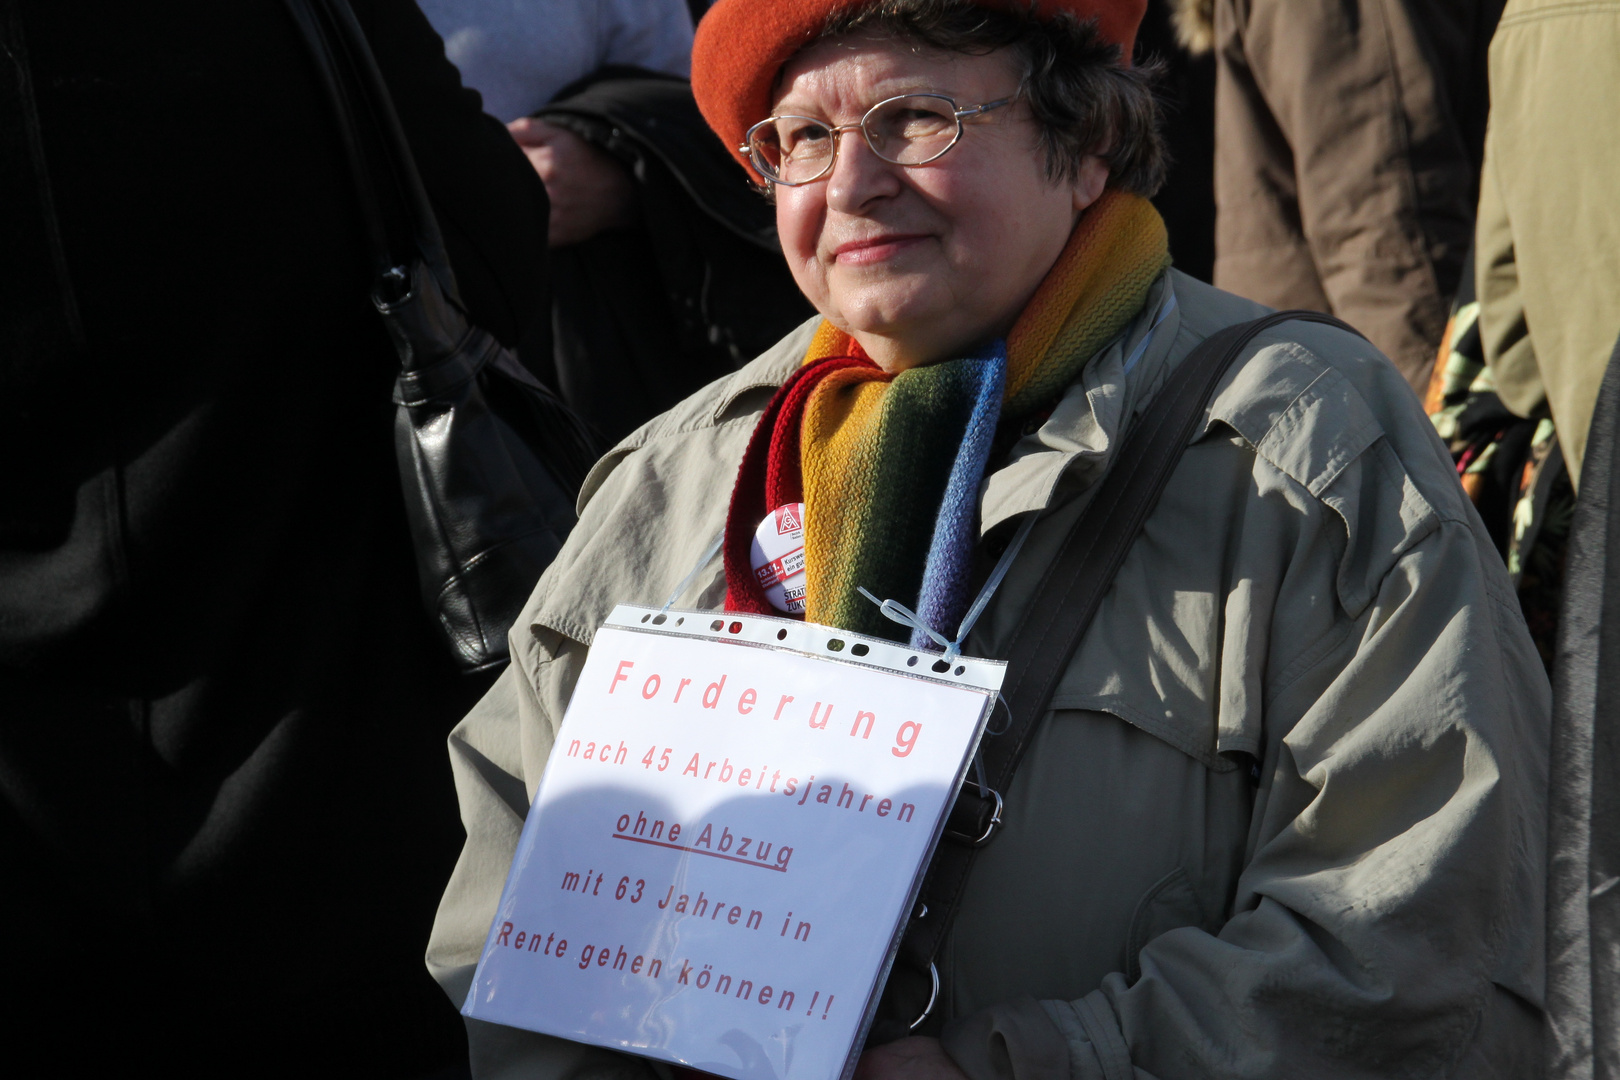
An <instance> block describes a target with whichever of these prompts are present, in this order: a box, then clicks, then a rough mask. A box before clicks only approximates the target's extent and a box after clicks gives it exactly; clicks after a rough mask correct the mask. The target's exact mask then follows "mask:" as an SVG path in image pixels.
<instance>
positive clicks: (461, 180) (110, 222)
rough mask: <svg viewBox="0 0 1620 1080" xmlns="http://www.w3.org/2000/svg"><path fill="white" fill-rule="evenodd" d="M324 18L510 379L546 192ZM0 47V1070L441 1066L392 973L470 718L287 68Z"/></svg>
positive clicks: (298, 64) (447, 1022) (380, 35)
mask: <svg viewBox="0 0 1620 1080" xmlns="http://www.w3.org/2000/svg"><path fill="white" fill-rule="evenodd" d="M354 6H355V7H356V9H357V13H358V15H359V17H360V19H361V21H362V23H363V24H365V25H366V26H367V28H368V30H369V33H370V35H371V38H372V41H373V45H374V48H375V51H376V53H377V56H378V60H379V63H380V65H381V67H382V69H383V70H384V72H385V74H386V75H387V77H388V79H389V81H390V83H391V85H392V87H393V91H394V93H395V95H396V98H397V102H398V106H399V111H400V113H401V115H402V117H403V121H404V125H405V128H406V130H407V133H408V135H409V137H410V139H411V142H412V145H413V147H414V149H415V152H416V155H417V157H418V160H419V162H420V165H421V168H422V171H423V173H424V177H425V181H426V185H427V188H428V190H429V192H430V194H431V195H432V197H433V200H434V202H435V205H436V207H437V209H438V212H439V215H440V220H441V222H442V224H443V226H444V229H445V231H446V234H447V241H448V245H449V249H450V254H451V257H452V261H453V262H454V264H455V270H456V273H457V275H458V277H459V279H460V284H461V289H462V293H463V296H464V297H465V299H466V301H467V303H468V305H469V307H470V308H471V312H472V315H473V317H474V319H475V320H476V321H478V322H479V323H481V324H482V325H483V326H485V327H486V328H488V329H489V330H491V331H492V332H493V333H495V334H496V335H497V336H499V337H500V338H501V339H502V340H504V341H506V342H508V343H515V342H517V341H519V339H521V338H522V336H523V334H524V332H525V330H526V329H527V328H528V327H529V326H530V325H531V324H532V323H533V322H534V319H535V316H536V315H537V314H539V313H540V312H541V311H542V310H543V303H544V273H545V267H544V251H545V228H546V214H547V206H546V201H545V193H544V190H543V188H542V186H541V184H540V182H539V180H538V178H537V177H536V176H535V175H534V173H533V170H532V169H530V168H529V166H528V164H527V162H526V161H525V160H524V158H523V156H522V154H521V152H520V151H519V150H518V149H517V147H516V146H515V145H514V144H513V142H512V140H511V138H510V137H509V136H508V135H507V133H506V132H505V131H504V130H503V129H502V128H501V126H500V125H499V124H498V123H496V122H495V121H494V120H492V119H490V118H488V117H485V116H483V115H482V113H481V112H480V107H479V101H478V98H477V95H476V94H473V93H470V92H466V91H463V90H461V89H460V84H459V79H458V77H457V75H456V72H455V70H454V69H453V68H452V67H451V66H450V65H449V64H448V63H447V62H446V61H445V59H444V56H443V51H442V47H441V44H440V42H439V40H438V38H437V36H436V35H435V34H434V33H433V32H432V30H431V29H430V28H429V26H428V24H427V23H426V21H425V20H424V19H423V18H422V16H421V15H420V13H419V12H418V11H417V9H416V7H415V5H414V4H411V3H408V2H404V0H355V2H354ZM0 39H3V40H0V44H3V45H4V48H0V237H4V238H5V239H4V242H3V243H0V460H3V461H4V462H5V464H4V465H3V466H0V882H3V885H0V950H3V951H4V955H5V958H6V960H5V969H6V976H5V986H6V994H5V998H6V1000H5V1001H4V1003H3V1004H4V1007H3V1008H0V1047H3V1051H0V1053H3V1055H4V1057H3V1061H4V1064H3V1066H0V1068H3V1069H4V1070H5V1071H6V1072H7V1073H9V1074H10V1075H14V1076H35V1075H93V1074H97V1073H100V1072H103V1071H106V1070H108V1069H109V1068H110V1067H111V1066H112V1065H114V1064H116V1065H118V1066H122V1067H121V1068H119V1071H120V1072H122V1071H124V1068H127V1067H128V1066H129V1065H131V1064H133V1063H137V1062H138V1063H140V1064H142V1065H144V1066H146V1067H149V1068H152V1069H154V1070H155V1071H157V1072H158V1073H159V1074H160V1075H165V1076H188V1075H194V1074H195V1075H208V1076H247V1075H259V1074H266V1075H277V1076H289V1075H343V1076H377V1075H396V1076H408V1075H414V1074H419V1073H427V1072H431V1071H433V1070H434V1069H437V1068H441V1067H443V1066H445V1065H447V1064H452V1063H455V1062H457V1061H458V1060H460V1059H461V1057H462V1055H463V1053H464V1037H463V1035H462V1031H461V1023H460V1020H459V1018H458V1017H457V1016H456V1015H455V1011H454V1009H453V1008H452V1007H451V1006H450V1005H449V1004H448V1003H447V1002H446V1001H445V1000H444V997H443V995H442V994H441V993H440V992H439V990H438V989H437V988H436V987H435V986H434V984H433V983H432V981H431V980H430V979H429V978H428V976H427V975H426V973H425V972H424V971H423V969H422V962H421V950H422V942H423V941H424V940H426V937H427V933H428V928H429V926H430V925H431V922H432V918H433V912H434V907H435V904H436V901H437V898H438V894H439V891H440V889H441V887H442V884H443V882H444V880H445V878H446V876H447V875H448V874H449V872H450V868H451V866H452V865H453V864H454V861H455V857H456V852H457V850H458V849H459V847H460V844H461V830H460V827H459V825H458V823H457V820H456V809H455V807H456V804H455V799H454V795H453V793H452V790H451V784H450V775H449V771H448V769H447V768H446V765H445V760H444V737H445V734H446V732H447V731H448V730H449V728H450V726H451V725H452V724H453V723H454V722H455V720H456V719H457V718H458V717H460V716H461V715H462V714H463V713H464V712H466V710H467V709H468V707H469V706H470V705H471V703H472V702H473V701H474V700H476V698H477V696H478V694H479V692H480V691H481V689H482V686H481V685H475V684H473V683H470V682H468V681H465V680H463V679H462V678H461V677H460V676H458V675H457V673H456V672H455V670H454V669H453V667H452V665H451V662H450V660H449V657H448V653H447V652H446V651H445V650H444V648H443V646H442V645H441V644H440V643H439V642H438V640H437V639H436V638H435V636H434V630H433V627H432V626H431V625H430V623H429V622H428V620H427V618H426V616H425V615H424V614H423V612H422V610H421V607H420V601H419V599H418V595H417V584H416V573H415V568H414V565H413V561H412V553H411V549H410V546H409V537H408V535H407V532H406V526H405V521H404V518H403V508H402V503H401V497H400V492H399V479H398V476H397V474H396V471H395V464H394V457H393V449H392V445H391V424H392V420H393V407H392V405H391V403H390V400H389V394H390V388H391V382H392V379H393V376H394V374H395V372H396V370H397V361H396V359H395V356H394V353H393V350H392V348H391V346H390V344H389V342H388V341H387V339H386V338H385V336H384V334H383V330H382V327H381V325H380V323H379V321H378V319H377V316H376V313H375V312H374V311H373V310H372V309H371V307H370V305H369V303H368V301H367V290H368V284H369V283H368V280H367V277H368V267H367V259H366V257H365V255H364V248H363V245H362V239H361V235H360V229H359V226H358V221H357V217H356V211H355V201H354V196H353V193H352V190H351V187H350V183H349V179H348V175H347V173H346V170H345V166H344V163H343V158H342V156H341V151H340V149H339V144H338V141H337V137H336V133H335V129H334V128H333V126H332V124H331V121H330V119H329V111H328V107H327V104H326V102H325V100H324V99H323V97H322V96H321V94H320V91H319V89H318V86H317V83H316V81H315V77H314V70H313V67H312V65H311V63H310V62H309V60H308V58H307V56H306V54H305V51H304V46H303V44H302V42H301V40H300V38H299V37H298V36H297V34H296V32H295V30H294V27H293V24H292V22H291V20H290V18H289V16H288V14H287V12H286V11H285V9H284V8H283V7H282V5H281V4H280V3H278V2H276V0H251V2H243V3H233V4H216V3H203V2H199V0H166V2H163V3H158V4H141V5H119V4H111V5H109V4H87V3H82V2H79V0H48V2H47V0H0ZM542 329H543V327H542Z"/></svg>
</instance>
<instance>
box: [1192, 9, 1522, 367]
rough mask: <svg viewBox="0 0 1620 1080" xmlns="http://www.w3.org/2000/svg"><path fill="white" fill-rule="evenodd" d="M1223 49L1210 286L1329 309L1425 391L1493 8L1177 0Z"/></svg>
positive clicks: (1470, 214) (1451, 275) (1476, 130)
mask: <svg viewBox="0 0 1620 1080" xmlns="http://www.w3.org/2000/svg"><path fill="white" fill-rule="evenodd" d="M1179 2H1180V3H1181V4H1182V6H1183V12H1182V15H1183V19H1182V29H1183V31H1184V36H1196V32H1194V33H1187V32H1188V31H1192V30H1194V28H1195V26H1196V23H1197V21H1198V20H1197V19H1196V18H1194V17H1192V16H1191V12H1189V11H1188V10H1187V9H1193V10H1196V9H1198V8H1203V9H1205V10H1206V11H1209V12H1210V17H1211V18H1212V25H1211V26H1209V27H1208V31H1207V32H1208V34H1209V40H1210V41H1211V42H1212V43H1213V46H1214V49H1215V59H1216V86H1215V203H1216V217H1215V284H1216V285H1218V286H1220V287H1221V288H1223V289H1230V290H1231V291H1232V292H1235V293H1238V294H1239V295H1242V296H1247V297H1251V298H1252V299H1255V300H1258V301H1260V302H1261V303H1265V304H1272V305H1274V306H1276V307H1282V308H1296V307H1302V308H1313V309H1315V310H1317V311H1327V312H1332V313H1333V314H1334V315H1337V316H1338V317H1339V318H1341V319H1343V320H1345V321H1346V322H1348V323H1350V324H1351V325H1352V326H1354V327H1356V329H1358V330H1360V331H1361V332H1362V333H1364V334H1366V335H1367V337H1368V338H1370V339H1371V340H1372V342H1373V344H1375V345H1377V346H1378V347H1379V348H1380V349H1382V350H1383V351H1384V353H1385V355H1387V356H1388V357H1389V358H1390V359H1392V360H1394V361H1395V365H1396V366H1397V367H1398V368H1400V369H1401V372H1402V373H1403V374H1404V375H1405V376H1406V377H1407V380H1408V381H1409V382H1410V383H1411V385H1412V388H1413V389H1414V390H1416V391H1417V392H1418V394H1419V395H1420V396H1421V395H1422V394H1423V393H1424V391H1425V390H1426V389H1427V388H1428V383H1429V374H1430V371H1431V369H1432V368H1433V366H1434V358H1435V354H1436V350H1437V349H1438V348H1439V345H1440V338H1441V336H1442V335H1443V334H1444V332H1445V327H1446V318H1447V315H1448V313H1449V311H1450V307H1451V300H1452V297H1453V296H1454V295H1455V293H1456V290H1457V283H1458V281H1459V279H1460V275H1461V274H1462V269H1463V261H1464V259H1465V258H1466V257H1467V254H1468V244H1469V240H1470V239H1471V230H1472V227H1473V221H1474V204H1475V200H1476V199H1477V198H1478V190H1479V187H1478V173H1479V163H1480V155H1481V152H1482V151H1481V146H1482V143H1483V139H1484V134H1485V115H1486V105H1487V99H1486V94H1485V78H1484V74H1485V73H1484V56H1485V49H1486V45H1487V43H1488V42H1489V41H1490V35H1491V28H1492V27H1493V26H1495V25H1496V17H1497V13H1498V12H1500V11H1501V9H1502V0H1213V3H1211V0H1179Z"/></svg>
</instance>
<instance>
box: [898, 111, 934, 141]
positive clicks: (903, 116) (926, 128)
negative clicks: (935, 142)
mask: <svg viewBox="0 0 1620 1080" xmlns="http://www.w3.org/2000/svg"><path fill="white" fill-rule="evenodd" d="M895 123H896V125H897V126H898V128H899V130H900V132H901V133H902V134H904V135H906V136H908V137H911V138H915V137H917V136H919V135H931V134H933V133H934V132H937V131H940V130H941V129H943V128H945V127H946V126H947V121H946V120H945V118H944V117H943V116H941V115H940V114H939V113H937V112H933V111H931V110H929V109H904V110H902V111H901V112H900V114H899V115H898V116H896V117H895Z"/></svg>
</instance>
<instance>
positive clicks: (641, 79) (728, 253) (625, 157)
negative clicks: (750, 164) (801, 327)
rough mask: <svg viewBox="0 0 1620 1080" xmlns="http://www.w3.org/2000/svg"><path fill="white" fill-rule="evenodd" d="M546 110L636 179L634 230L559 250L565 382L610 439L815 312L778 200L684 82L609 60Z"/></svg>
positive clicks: (560, 358)
mask: <svg viewBox="0 0 1620 1080" xmlns="http://www.w3.org/2000/svg"><path fill="white" fill-rule="evenodd" d="M537 115H538V116H540V117H541V118H542V119H544V120H545V121H546V122H547V123H551V124H555V125H557V126H558V127H563V128H567V129H568V130H570V131H572V132H574V133H575V134H576V135H578V136H580V137H581V138H582V139H584V140H586V141H587V142H589V143H591V144H592V145H594V146H597V147H600V148H601V149H604V150H606V151H607V152H608V153H610V154H612V155H613V156H615V157H616V158H618V159H619V160H620V161H622V162H624V163H625V165H626V166H628V167H629V169H630V172H631V175H632V176H633V178H634V180H635V187H636V192H637V196H638V202H639V207H638V209H639V212H640V222H639V224H638V225H637V226H636V227H635V228H633V229H624V230H618V231H613V232H606V233H601V234H599V235H597V236H594V237H592V238H591V239H589V240H586V241H585V242H583V243H580V244H574V245H571V246H569V247H565V248H558V249H556V250H554V251H553V252H552V253H551V254H552V259H551V267H552V271H551V279H552V288H553V291H554V305H553V307H554V314H553V320H552V330H553V333H554V335H555V337H554V340H555V343H556V353H555V356H556V361H555V363H556V372H555V374H556V379H557V384H558V386H559V388H560V389H561V391H562V394H563V396H564V397H565V398H566V399H567V400H568V403H569V404H570V405H572V406H573V407H574V408H575V409H577V410H579V411H580V412H581V413H583V414H584V415H585V416H586V417H587V418H589V419H590V421H591V422H592V423H593V424H595V425H596V426H597V428H598V429H599V430H601V431H602V432H603V433H604V434H605V435H607V436H608V438H609V440H610V441H614V442H616V441H618V440H619V439H620V438H622V437H623V436H624V435H627V434H629V433H630V432H631V431H633V430H634V429H635V428H637V427H639V426H640V425H641V424H642V423H643V422H645V421H647V420H650V419H652V418H653V417H654V416H657V415H658V414H659V413H661V412H663V411H665V410H666V409H669V408H671V407H673V406H674V405H675V404H676V403H678V402H680V401H682V400H684V399H685V398H686V397H687V396H689V395H691V394H693V393H695V392H696V391H697V390H698V389H699V388H701V387H703V386H705V385H707V384H708V383H710V382H713V381H714V380H715V379H718V378H720V377H721V376H723V375H726V374H728V373H730V372H732V371H735V370H736V369H737V368H740V367H742V365H743V364H745V363H747V362H748V361H749V360H752V359H753V358H754V357H755V356H758V355H759V354H760V353H762V352H764V351H765V350H766V349H767V348H769V347H770V346H771V345H773V344H775V343H776V342H777V341H778V340H780V339H781V338H782V336H783V335H785V334H786V333H787V332H788V331H790V330H792V329H793V328H794V327H795V326H797V325H798V324H799V323H801V322H803V321H804V320H805V319H808V318H809V317H810V316H811V315H813V314H815V310H814V309H813V308H812V307H811V306H810V303H809V301H807V300H806V299H805V298H804V294H803V293H801V292H800V291H799V288H798V286H797V285H795V284H794V283H793V277H792V275H791V274H790V273H789V272H788V269H787V265H786V263H785V262H784V261H783V259H782V249H781V246H780V244H779V243H778V242H777V238H776V218H775V214H774V212H773V211H772V209H771V206H770V204H769V203H767V202H766V201H765V199H764V198H763V197H762V196H761V195H760V194H759V193H758V192H757V191H755V190H754V189H753V187H752V185H751V184H750V183H749V182H748V179H747V173H745V172H744V171H743V169H742V166H741V165H740V164H739V163H738V161H737V160H736V158H735V155H733V154H731V153H730V152H729V151H727V149H726V148H725V147H724V146H722V145H721V143H720V140H719V139H718V138H716V137H715V135H714V133H713V132H712V131H710V130H709V127H708V125H707V124H706V123H704V121H703V117H702V115H701V114H700V113H699V112H698V108H697V102H695V101H694V100H693V98H692V89H691V85H690V84H689V83H687V81H686V80H685V79H678V78H674V77H672V76H667V75H659V74H656V73H654V72H649V71H642V70H640V69H636V68H623V67H606V68H603V69H602V70H600V71H598V72H597V73H596V74H595V75H592V76H591V77H590V78H588V79H584V80H581V81H580V82H579V83H576V84H574V85H573V86H570V87H565V88H564V89H563V91H562V92H561V93H560V94H558V96H557V100H555V101H554V102H552V103H551V104H550V105H548V106H546V107H545V108H544V109H542V110H540V112H539V113H538V114H537Z"/></svg>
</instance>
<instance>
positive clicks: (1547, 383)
mask: <svg viewBox="0 0 1620 1080" xmlns="http://www.w3.org/2000/svg"><path fill="white" fill-rule="evenodd" d="M1490 59H1491V98H1492V105H1491V125H1490V132H1489V134H1488V136H1487V138H1486V151H1485V178H1484V183H1483V186H1482V189H1481V192H1480V199H1479V231H1478V238H1479V248H1478V256H1477V262H1476V265H1475V273H1476V282H1477V288H1478V296H1479V302H1480V304H1479V331H1480V341H1481V343H1482V344H1483V345H1484V347H1485V361H1486V363H1487V364H1489V365H1490V369H1491V375H1492V377H1493V378H1494V380H1495V382H1496V392H1497V393H1498V394H1499V395H1501V398H1502V401H1503V403H1504V404H1505V405H1507V407H1508V408H1510V409H1512V410H1513V411H1514V412H1516V413H1518V414H1519V415H1520V416H1533V415H1537V414H1539V413H1541V412H1542V411H1543V410H1547V411H1550V413H1551V415H1552V418H1553V422H1554V424H1556V425H1557V427H1558V441H1559V444H1560V445H1561V446H1562V447H1563V451H1564V461H1565V462H1566V463H1567V464H1568V465H1569V470H1570V476H1571V478H1572V479H1574V480H1575V481H1576V482H1577V483H1579V480H1580V470H1581V459H1582V457H1583V456H1584V454H1585V452H1586V434H1587V428H1588V427H1589V426H1590V425H1591V423H1592V407H1593V405H1594V404H1595V403H1596V401H1597V392H1598V384H1599V383H1601V382H1602V381H1603V371H1604V369H1605V368H1606V367H1607V366H1608V363H1609V355H1610V354H1611V353H1612V352H1613V350H1614V346H1615V341H1616V339H1617V338H1620V118H1617V117H1616V115H1615V112H1616V109H1617V108H1620V0H1512V2H1510V3H1509V4H1508V6H1507V10H1506V11H1505V12H1503V14H1502V23H1501V26H1500V27H1498V29H1497V31H1496V37H1495V38H1493V39H1492V41H1491V53H1490Z"/></svg>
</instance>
